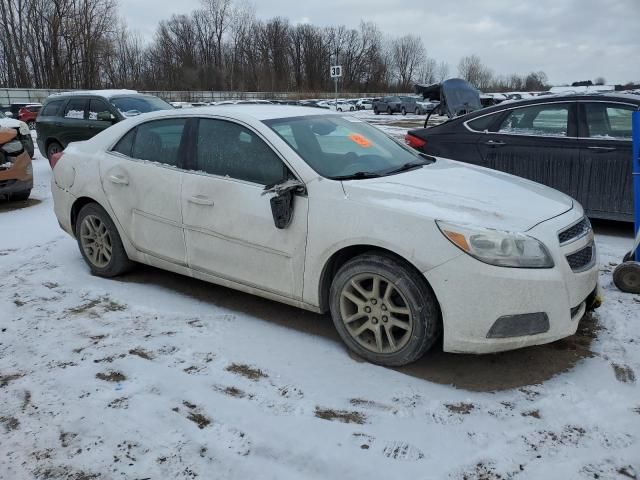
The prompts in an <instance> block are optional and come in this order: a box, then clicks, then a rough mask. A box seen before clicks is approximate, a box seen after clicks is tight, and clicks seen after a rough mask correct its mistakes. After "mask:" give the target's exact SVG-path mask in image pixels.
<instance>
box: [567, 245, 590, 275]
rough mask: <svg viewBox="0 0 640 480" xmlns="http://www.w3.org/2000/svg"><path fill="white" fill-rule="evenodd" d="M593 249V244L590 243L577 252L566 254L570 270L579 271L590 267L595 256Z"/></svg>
mask: <svg viewBox="0 0 640 480" xmlns="http://www.w3.org/2000/svg"><path fill="white" fill-rule="evenodd" d="M595 250H596V247H595V245H594V244H593V243H591V244H589V245H587V246H586V247H584V248H583V249H580V250H578V251H577V252H574V253H572V254H571V255H567V262H569V266H570V267H571V270H573V271H574V272H580V271H582V270H586V269H588V268H589V267H591V264H592V262H593V260H594V258H595Z"/></svg>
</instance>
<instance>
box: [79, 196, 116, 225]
mask: <svg viewBox="0 0 640 480" xmlns="http://www.w3.org/2000/svg"><path fill="white" fill-rule="evenodd" d="M90 203H95V204H96V205H100V207H102V208H103V209H104V210H105V212H107V214H109V210H107V209H106V208H104V205H102V204H101V203H100V202H98V201H97V200H96V199H94V198H91V197H78V198H76V200H75V201H74V202H73V205H71V211H70V213H69V214H70V220H71V228H72V229H73V233H74V234H75V233H76V220H77V219H78V214H79V213H80V210H82V207H84V206H85V205H88V204H90ZM114 223H115V222H114ZM116 227H117V225H116Z"/></svg>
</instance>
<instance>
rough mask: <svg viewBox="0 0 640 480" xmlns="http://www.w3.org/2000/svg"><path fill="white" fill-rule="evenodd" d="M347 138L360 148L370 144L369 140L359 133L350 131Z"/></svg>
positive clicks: (367, 146)
mask: <svg viewBox="0 0 640 480" xmlns="http://www.w3.org/2000/svg"><path fill="white" fill-rule="evenodd" d="M349 138H350V139H351V141H352V142H356V143H357V144H358V145H360V146H361V147H362V148H369V147H370V146H371V142H370V141H369V140H368V139H367V138H366V137H363V136H362V135H360V134H359V133H352V134H351V135H349Z"/></svg>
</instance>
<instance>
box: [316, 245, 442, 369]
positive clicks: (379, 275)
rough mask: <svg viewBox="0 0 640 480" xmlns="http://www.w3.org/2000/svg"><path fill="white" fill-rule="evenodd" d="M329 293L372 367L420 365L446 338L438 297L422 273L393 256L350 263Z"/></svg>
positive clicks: (342, 328) (337, 316)
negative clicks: (424, 357)
mask: <svg viewBox="0 0 640 480" xmlns="http://www.w3.org/2000/svg"><path fill="white" fill-rule="evenodd" d="M376 279H377V285H378V286H377V288H376V286H375V285H376V283H374V282H376ZM355 285H358V286H359V288H357V287H355ZM389 289H391V291H390V290H389ZM388 293H391V295H387V294H388ZM329 295H330V297H329V298H330V310H331V317H332V319H333V323H334V325H335V327H336V330H338V333H339V334H340V337H341V338H342V340H343V341H344V342H345V343H346V345H347V347H348V348H349V349H351V350H352V351H354V352H355V353H357V354H358V355H360V356H361V357H363V358H365V359H366V360H368V361H370V362H372V363H376V364H378V365H384V366H387V367H398V366H401V365H406V364H408V363H411V362H414V361H416V360H418V359H419V358H420V357H422V356H423V355H424V354H425V352H426V351H427V350H429V349H430V348H431V347H432V346H433V344H434V343H435V342H436V340H437V339H438V337H439V336H440V330H441V327H440V325H441V321H440V309H439V306H438V302H437V300H436V298H435V295H434V294H433V292H432V291H431V289H430V288H429V285H428V284H427V282H426V280H425V279H424V278H422V276H421V275H420V274H419V273H417V272H416V271H414V269H413V268H412V267H411V266H410V265H408V264H405V263H404V262H401V261H398V260H396V259H395V258H393V257H392V256H389V255H385V254H379V253H376V252H371V253H365V254H363V255H360V256H358V257H356V258H354V259H352V260H350V261H348V262H347V263H345V264H344V265H343V266H342V267H341V268H340V269H339V270H338V272H337V274H336V276H335V277H334V279H333V282H332V284H331V290H330V294H329ZM354 300H358V302H355V301H354ZM402 304H404V306H403V305H402ZM345 317H346V318H347V319H350V320H349V321H348V322H345V320H344V319H345ZM378 317H379V318H378ZM354 330H355V331H354ZM376 332H377V333H376ZM389 332H390V333H389ZM391 338H393V344H392V342H391ZM385 340H386V345H385Z"/></svg>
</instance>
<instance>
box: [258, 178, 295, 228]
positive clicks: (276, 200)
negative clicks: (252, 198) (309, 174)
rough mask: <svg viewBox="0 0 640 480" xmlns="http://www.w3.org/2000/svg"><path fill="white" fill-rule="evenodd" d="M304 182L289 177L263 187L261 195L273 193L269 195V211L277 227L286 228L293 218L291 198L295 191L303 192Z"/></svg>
mask: <svg viewBox="0 0 640 480" xmlns="http://www.w3.org/2000/svg"><path fill="white" fill-rule="evenodd" d="M305 191H306V189H305V186H304V183H302V182H301V181H299V180H297V179H289V180H286V181H284V182H282V183H277V184H275V185H267V186H266V187H264V191H263V192H262V194H263V195H266V194H267V193H273V194H274V196H273V197H271V199H270V202H271V213H272V214H273V223H274V224H275V226H276V228H277V229H280V230H282V229H284V228H287V227H288V226H289V225H290V224H291V220H292V219H293V199H294V195H295V194H296V193H305Z"/></svg>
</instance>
